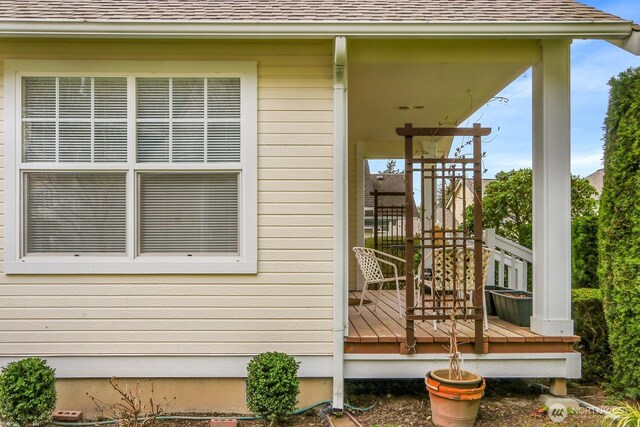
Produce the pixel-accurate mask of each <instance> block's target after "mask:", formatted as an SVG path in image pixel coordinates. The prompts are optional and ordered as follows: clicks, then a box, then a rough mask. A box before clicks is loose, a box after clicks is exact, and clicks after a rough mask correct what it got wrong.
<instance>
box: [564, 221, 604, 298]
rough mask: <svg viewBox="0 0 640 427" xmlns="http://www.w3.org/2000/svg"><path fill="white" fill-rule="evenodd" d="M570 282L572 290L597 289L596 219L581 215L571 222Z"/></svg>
mask: <svg viewBox="0 0 640 427" xmlns="http://www.w3.org/2000/svg"><path fill="white" fill-rule="evenodd" d="M571 280H572V282H573V283H572V285H573V287H574V288H598V287H600V285H599V283H600V282H599V280H598V217H597V216H595V215H583V216H579V217H576V218H574V219H573V221H572V222H571Z"/></svg>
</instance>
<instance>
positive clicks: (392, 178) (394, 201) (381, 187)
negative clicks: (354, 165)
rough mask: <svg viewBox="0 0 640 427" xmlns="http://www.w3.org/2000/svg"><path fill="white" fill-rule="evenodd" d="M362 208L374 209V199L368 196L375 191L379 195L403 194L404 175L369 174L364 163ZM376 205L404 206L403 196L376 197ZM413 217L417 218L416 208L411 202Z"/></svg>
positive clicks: (367, 164)
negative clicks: (379, 193)
mask: <svg viewBox="0 0 640 427" xmlns="http://www.w3.org/2000/svg"><path fill="white" fill-rule="evenodd" d="M364 172H365V176H364V186H365V194H364V206H365V207H366V208H373V207H374V197H373V196H372V195H371V194H370V193H372V192H373V191H375V190H378V191H379V192H381V193H404V173H397V174H394V173H373V174H372V173H371V171H370V170H369V162H368V161H367V162H365V167H364ZM378 204H379V205H380V206H385V207H392V206H404V204H405V196H378ZM413 216H414V217H417V216H418V207H417V205H416V203H415V200H414V201H413Z"/></svg>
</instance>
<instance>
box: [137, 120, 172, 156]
mask: <svg viewBox="0 0 640 427" xmlns="http://www.w3.org/2000/svg"><path fill="white" fill-rule="evenodd" d="M138 161H139V162H168V161H169V124H168V123H153V122H152V123H138Z"/></svg>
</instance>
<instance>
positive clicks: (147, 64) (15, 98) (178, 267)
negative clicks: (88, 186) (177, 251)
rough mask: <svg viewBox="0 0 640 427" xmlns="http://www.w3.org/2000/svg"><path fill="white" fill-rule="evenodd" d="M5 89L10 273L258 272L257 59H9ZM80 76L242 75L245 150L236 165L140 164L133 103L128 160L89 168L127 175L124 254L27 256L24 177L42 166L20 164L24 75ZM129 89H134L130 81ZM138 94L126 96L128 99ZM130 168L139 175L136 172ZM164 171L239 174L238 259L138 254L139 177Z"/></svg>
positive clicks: (73, 166)
mask: <svg viewBox="0 0 640 427" xmlns="http://www.w3.org/2000/svg"><path fill="white" fill-rule="evenodd" d="M4 72H5V74H4V84H5V127H6V130H5V132H6V133H5V136H6V139H5V141H6V148H5V150H6V153H5V219H6V221H5V262H4V271H5V273H6V274H255V273H257V241H258V230H257V228H258V227H257V222H258V203H257V200H258V194H257V193H258V190H257V184H258V178H257V151H258V150H257V120H258V119H257V115H258V114H257V112H258V95H257V86H258V84H257V63H256V62H255V61H94V60H87V61H83V60H79V61H75V60H69V61H67V60H60V61H48V60H47V61H43V60H6V61H5V69H4ZM38 75H40V76H55V77H63V76H81V77H123V76H124V77H127V78H128V80H129V81H131V80H132V79H133V80H135V78H136V77H218V76H220V77H240V79H241V142H242V143H241V148H240V159H241V160H240V162H239V163H222V164H220V163H202V164H193V163H192V164H188V168H187V167H186V166H187V165H186V164H184V163H136V161H137V160H136V158H135V138H134V135H135V125H136V117H135V111H133V109H134V108H135V105H131V103H129V104H128V109H129V114H128V119H127V120H128V131H127V133H128V161H127V163H126V164H123V163H91V164H90V168H91V169H92V170H101V171H116V170H126V171H127V172H128V175H127V241H126V246H127V253H126V256H122V255H104V256H102V255H101V256H89V255H87V256H67V255H55V254H51V255H23V251H22V244H23V237H22V235H23V233H22V230H23V225H24V212H23V197H24V192H23V189H22V188H21V186H22V179H21V176H22V173H23V172H24V171H26V170H29V171H42V170H44V169H42V168H43V166H44V165H43V164H38V163H22V141H21V133H22V117H21V102H22V101H21V89H22V88H21V80H22V77H23V76H38ZM128 88H129V91H135V85H134V84H131V83H129V84H128ZM132 97H135V92H134V93H129V97H128V99H132ZM87 165H88V164H87V163H82V164H79V163H47V164H46V170H48V171H51V170H56V169H59V170H68V169H71V170H77V169H82V168H83V167H84V166H87ZM131 171H134V172H133V173H131ZM149 171H159V172H169V171H184V172H198V171H201V172H204V171H211V172H215V171H237V172H238V173H239V175H240V177H239V192H240V194H239V204H240V206H239V224H240V234H239V241H238V246H239V254H238V255H229V256H225V255H211V256H210V255H198V256H188V255H187V254H185V255H144V254H143V255H136V243H137V242H136V239H137V237H136V236H137V230H136V220H135V216H136V214H137V209H136V208H134V206H136V204H137V201H136V200H135V194H134V192H133V191H132V189H133V188H134V187H133V186H134V185H136V184H135V177H134V175H135V174H138V173H141V172H149Z"/></svg>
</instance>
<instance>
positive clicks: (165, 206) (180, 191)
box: [139, 173, 239, 254]
mask: <svg viewBox="0 0 640 427" xmlns="http://www.w3.org/2000/svg"><path fill="white" fill-rule="evenodd" d="M139 180H140V214H139V215H140V252H141V253H187V254H192V253H193V254H196V253H224V254H237V253H238V233H239V229H238V226H239V218H238V174H237V173H146V174H141V175H140V177H139Z"/></svg>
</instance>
